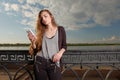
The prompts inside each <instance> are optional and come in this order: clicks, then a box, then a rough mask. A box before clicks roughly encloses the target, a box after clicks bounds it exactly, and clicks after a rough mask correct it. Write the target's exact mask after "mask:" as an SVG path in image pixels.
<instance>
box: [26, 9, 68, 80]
mask: <svg viewBox="0 0 120 80" xmlns="http://www.w3.org/2000/svg"><path fill="white" fill-rule="evenodd" d="M28 37H29V40H30V41H31V46H30V50H29V52H30V54H31V55H33V54H34V55H35V66H34V72H35V78H36V80H47V79H48V80H61V64H60V59H61V57H62V55H63V53H64V52H65V51H66V48H67V46H66V33H65V30H64V28H63V27H61V26H57V24H56V22H55V19H54V17H53V15H52V14H51V12H50V11H49V10H46V9H45V10H41V11H40V12H39V14H38V20H37V26H36V37H35V36H33V35H32V34H30V33H29V34H28Z"/></svg>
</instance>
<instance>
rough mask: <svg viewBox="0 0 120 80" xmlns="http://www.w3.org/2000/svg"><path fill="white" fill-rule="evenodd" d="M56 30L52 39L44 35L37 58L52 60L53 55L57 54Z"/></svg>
mask: <svg viewBox="0 0 120 80" xmlns="http://www.w3.org/2000/svg"><path fill="white" fill-rule="evenodd" d="M58 51H59V48H58V30H57V31H56V33H55V35H54V36H53V37H52V38H48V37H47V36H46V35H45V34H44V36H43V41H42V50H41V51H40V52H38V53H37V56H41V57H44V58H45V59H52V57H53V55H54V54H56V53H58Z"/></svg>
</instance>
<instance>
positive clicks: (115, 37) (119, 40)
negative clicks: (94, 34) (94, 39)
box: [98, 36, 120, 43]
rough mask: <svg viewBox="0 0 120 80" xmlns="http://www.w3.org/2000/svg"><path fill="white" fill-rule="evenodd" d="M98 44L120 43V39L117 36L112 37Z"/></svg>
mask: <svg viewBox="0 0 120 80" xmlns="http://www.w3.org/2000/svg"><path fill="white" fill-rule="evenodd" d="M98 42H104V43H105V42H107V43H112V42H120V38H119V37H117V36H111V37H109V38H103V39H102V40H101V41H98Z"/></svg>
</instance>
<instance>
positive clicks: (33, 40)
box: [26, 29, 37, 48]
mask: <svg viewBox="0 0 120 80" xmlns="http://www.w3.org/2000/svg"><path fill="white" fill-rule="evenodd" d="M26 32H27V33H28V38H29V40H30V41H31V43H32V45H33V48H36V45H35V42H36V39H37V37H36V36H35V34H34V33H33V32H32V31H31V30H30V29H28V30H27V31H26Z"/></svg>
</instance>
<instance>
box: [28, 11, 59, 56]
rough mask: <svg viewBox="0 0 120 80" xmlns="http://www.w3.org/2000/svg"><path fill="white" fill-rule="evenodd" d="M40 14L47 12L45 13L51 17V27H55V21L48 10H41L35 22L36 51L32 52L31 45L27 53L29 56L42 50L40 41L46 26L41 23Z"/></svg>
mask: <svg viewBox="0 0 120 80" xmlns="http://www.w3.org/2000/svg"><path fill="white" fill-rule="evenodd" d="M42 12H47V13H48V14H49V15H50V17H51V23H52V25H53V26H54V27H57V24H56V22H55V19H54V17H53V15H52V13H51V12H50V11H49V10H47V9H43V10H41V11H40V12H39V14H38V17H37V21H36V36H37V40H36V42H35V44H36V49H35V50H34V49H33V47H32V46H33V45H32V44H31V45H30V49H29V53H30V54H31V55H32V54H34V53H35V51H37V52H38V51H40V50H41V49H42V39H43V34H44V32H45V29H46V25H44V24H43V23H42V18H41V14H42Z"/></svg>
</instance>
